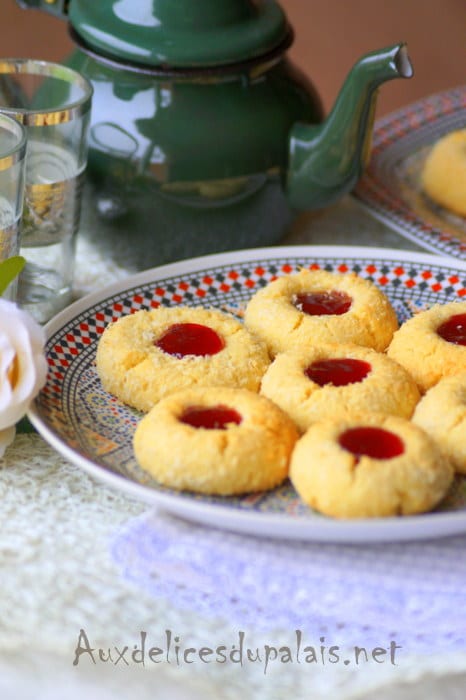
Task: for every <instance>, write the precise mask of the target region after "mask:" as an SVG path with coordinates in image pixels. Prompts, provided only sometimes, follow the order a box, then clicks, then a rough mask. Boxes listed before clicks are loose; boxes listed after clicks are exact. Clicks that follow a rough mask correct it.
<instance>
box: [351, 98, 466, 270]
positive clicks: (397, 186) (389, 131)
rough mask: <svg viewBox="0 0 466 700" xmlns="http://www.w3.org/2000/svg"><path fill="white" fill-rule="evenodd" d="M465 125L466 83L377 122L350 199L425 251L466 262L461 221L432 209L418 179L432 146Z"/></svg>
mask: <svg viewBox="0 0 466 700" xmlns="http://www.w3.org/2000/svg"><path fill="white" fill-rule="evenodd" d="M465 127H466V85H464V86H460V87H458V88H456V89H453V90H448V91H446V92H442V93H438V94H436V95H432V96H431V97H428V98H426V99H422V100H419V101H418V102H415V103H414V104H412V105H409V106H408V107H405V108H403V109H400V110H398V111H396V112H393V113H392V114H390V115H388V116H387V117H384V118H383V119H380V120H379V121H377V122H376V125H375V130H374V139H373V147H372V156H371V161H370V163H369V166H368V168H367V170H366V172H365V174H364V175H363V177H362V178H361V180H360V181H359V183H358V185H357V187H356V189H355V191H354V193H353V194H354V196H355V197H356V198H357V199H358V200H359V201H360V202H361V203H362V204H363V205H364V206H365V207H367V209H368V210H369V212H370V213H371V214H373V215H374V216H375V217H376V218H377V219H379V220H381V221H382V222H384V223H385V224H387V225H388V226H390V227H391V228H392V229H394V230H395V231H397V232H398V233H400V234H401V235H402V236H404V237H405V238H408V239H410V240H412V241H414V242H415V243H417V244H418V245H420V246H422V247H423V248H425V249H426V250H430V251H433V252H435V253H440V254H442V255H451V256H453V257H455V258H460V259H462V260H465V259H466V220H465V219H463V218H461V217H459V216H456V215H454V214H453V213H451V212H448V211H446V210H445V209H442V208H441V207H439V206H436V205H435V204H434V203H433V202H432V201H430V200H429V199H428V198H427V197H426V196H425V195H424V193H423V192H422V190H421V187H420V175H421V172H422V168H423V165H424V162H425V159H426V157H427V154H428V153H429V151H430V149H431V148H432V146H433V144H434V143H435V142H436V141H438V139H439V138H441V137H442V136H444V135H445V134H447V133H449V132H451V131H455V130H457V129H462V128H465Z"/></svg>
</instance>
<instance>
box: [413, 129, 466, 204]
mask: <svg viewBox="0 0 466 700" xmlns="http://www.w3.org/2000/svg"><path fill="white" fill-rule="evenodd" d="M421 182H422V187H423V189H424V192H425V193H426V194H427V195H428V196H429V197H430V199H432V201H434V202H436V203H437V204H440V206H442V207H444V208H446V209H449V210H450V211H452V212H454V213H455V214H459V216H464V217H466V129H460V130H457V131H452V132H450V133H449V134H447V135H446V136H443V137H442V138H440V139H439V140H438V141H437V142H436V143H435V145H434V147H433V148H432V150H431V151H430V153H429V155H428V156H427V159H426V162H425V164H424V168H423V171H422V175H421Z"/></svg>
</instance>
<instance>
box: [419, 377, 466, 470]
mask: <svg viewBox="0 0 466 700" xmlns="http://www.w3.org/2000/svg"><path fill="white" fill-rule="evenodd" d="M413 422H414V423H416V424H417V425H420V426H421V428H423V429H424V430H425V431H426V432H428V433H429V435H431V436H432V437H433V438H434V440H435V441H436V442H437V443H438V445H440V447H441V448H442V450H443V451H444V452H445V454H446V455H447V456H448V457H449V458H450V460H451V462H452V464H453V466H454V468H455V470H456V471H457V472H459V473H461V474H466V372H462V373H460V374H454V375H452V376H450V377H445V378H444V379H441V380H440V381H439V382H438V384H436V385H435V386H433V387H432V388H431V389H429V390H428V392H427V393H426V394H425V395H424V396H423V397H422V399H421V401H420V402H419V404H418V405H417V406H416V410H415V411H414V416H413Z"/></svg>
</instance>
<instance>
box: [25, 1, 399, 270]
mask: <svg viewBox="0 0 466 700" xmlns="http://www.w3.org/2000/svg"><path fill="white" fill-rule="evenodd" d="M17 1H18V2H19V4H20V5H22V6H25V7H37V8H41V9H44V10H47V11H48V12H51V13H53V14H56V15H59V16H63V17H65V16H66V17H68V21H69V31H70V34H71V37H72V38H73V40H74V42H75V44H76V50H75V51H74V52H73V54H72V55H71V56H70V57H69V58H68V59H67V61H66V63H67V65H69V66H71V67H72V68H74V69H75V70H77V71H79V72H80V73H82V74H84V75H85V76H86V77H87V78H89V80H90V81H91V83H92V85H93V88H94V97H93V106H92V119H91V127H90V132H89V160H88V169H87V188H88V195H87V197H86V199H85V204H84V207H83V213H82V215H83V218H84V226H83V229H84V230H86V231H87V232H89V231H90V232H91V235H92V236H93V240H94V241H95V242H96V243H98V242H99V241H102V243H103V244H104V243H105V245H107V248H108V242H109V239H110V243H111V246H110V247H111V249H112V251H113V252H114V255H115V257H116V258H117V257H118V251H123V252H121V255H122V256H124V257H125V263H126V265H127V266H128V265H129V266H130V267H133V268H134V269H144V268H146V267H149V266H151V265H156V264H161V263H165V262H168V261H172V260H178V259H181V258H187V257H191V256H195V255H202V254H206V253H211V252H219V251H223V250H231V249H238V248H248V247H255V246H262V245H271V244H274V243H277V242H279V241H280V239H281V238H282V236H283V235H284V233H285V232H286V230H287V228H288V227H289V225H290V223H291V221H292V219H293V217H294V216H295V214H296V213H297V212H298V211H299V210H303V209H312V208H317V207H323V206H326V205H328V204H331V203H332V202H334V201H336V200H337V199H338V198H339V197H341V196H342V195H343V194H344V193H346V192H348V191H350V190H351V189H352V188H353V187H354V185H355V184H356V182H357V180H358V179H359V177H360V175H361V174H362V171H363V169H364V167H365V164H366V162H367V160H368V157H369V152H370V144H371V133H372V127H373V121H374V113H375V102H376V96H377V88H378V87H379V86H380V85H381V83H383V82H385V81H387V80H391V79H392V78H398V77H402V78H408V77H411V75H412V72H413V71H412V66H411V63H410V60H409V57H408V54H407V49H406V46H405V45H404V44H402V43H401V44H397V45H395V46H392V47H389V48H384V49H382V50H379V51H374V52H373V53H370V54H368V55H366V56H364V57H363V58H361V60H359V62H358V63H356V65H355V66H354V67H353V68H352V70H351V72H350V73H349V75H348V78H347V79H346V81H345V83H344V85H343V87H342V89H341V91H340V94H339V95H338V97H337V100H336V103H335V105H334V107H333V109H332V111H331V112H330V114H329V115H328V116H327V117H326V118H325V119H324V115H323V110H322V106H321V102H320V99H319V97H318V94H317V92H316V90H315V89H314V87H313V86H312V84H311V83H310V82H309V80H307V79H306V78H305V77H304V76H303V75H302V74H301V73H300V72H299V71H298V70H297V69H296V68H295V67H294V66H293V65H292V64H291V63H290V61H289V60H288V58H287V56H286V51H287V49H288V48H289V46H290V45H291V43H292V40H293V31H292V29H291V27H290V25H289V23H288V21H287V18H286V16H285V14H284V12H283V10H282V9H281V7H280V6H279V4H278V3H277V2H276V1H275V0H221V2H219V0H195V2H193V0H99V1H98V2H97V1H96V0H17ZM128 256H129V257H128Z"/></svg>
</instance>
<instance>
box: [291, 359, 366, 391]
mask: <svg viewBox="0 0 466 700" xmlns="http://www.w3.org/2000/svg"><path fill="white" fill-rule="evenodd" d="M371 369H372V368H371V366H370V364H369V363H368V362H363V361H362V360H354V359H352V358H351V357H344V358H338V359H332V360H317V361H316V362H313V363H312V365H309V367H308V368H307V369H306V370H304V374H305V375H306V377H309V379H310V380H311V381H313V382H315V383H316V384H318V385H319V386H325V385H326V384H333V385H334V386H345V385H346V384H355V383H356V382H362V380H363V379H365V378H366V377H367V375H368V374H369V372H370V371H371Z"/></svg>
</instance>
